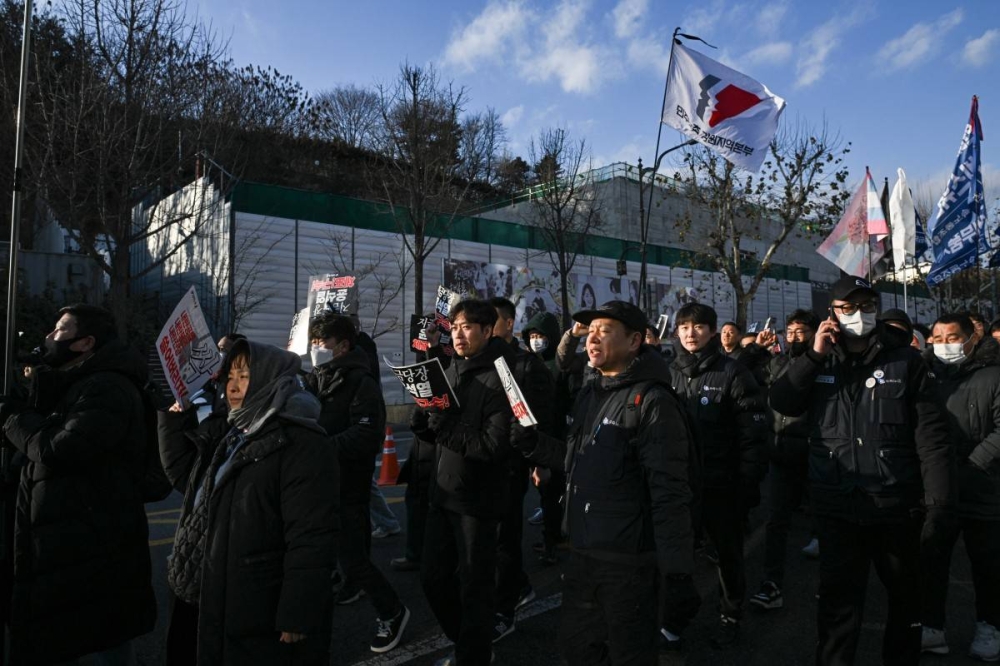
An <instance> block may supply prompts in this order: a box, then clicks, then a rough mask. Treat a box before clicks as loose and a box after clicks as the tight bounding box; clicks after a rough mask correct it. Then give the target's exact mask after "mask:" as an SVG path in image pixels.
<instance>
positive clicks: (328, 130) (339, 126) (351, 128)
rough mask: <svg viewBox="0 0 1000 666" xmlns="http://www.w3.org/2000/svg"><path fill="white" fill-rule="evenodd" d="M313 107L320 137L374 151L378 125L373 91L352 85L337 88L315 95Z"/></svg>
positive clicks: (375, 97)
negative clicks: (314, 105) (314, 107)
mask: <svg viewBox="0 0 1000 666" xmlns="http://www.w3.org/2000/svg"><path fill="white" fill-rule="evenodd" d="M315 104H316V121H317V122H316V124H317V127H316V131H317V133H318V134H319V136H320V137H322V138H324V139H328V140H334V139H335V140H339V141H343V142H344V143H345V144H347V145H348V146H351V147H352V148H363V149H369V150H370V149H373V148H375V145H376V142H375V137H376V134H377V131H378V128H379V123H380V121H381V114H380V113H379V96H378V94H377V93H376V92H375V91H373V90H368V89H367V88H360V87H358V86H355V85H353V84H352V85H348V86H340V87H337V88H331V89H329V90H324V91H322V92H320V93H318V94H317V95H316V97H315Z"/></svg>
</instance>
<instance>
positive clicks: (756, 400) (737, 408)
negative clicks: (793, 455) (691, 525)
mask: <svg viewBox="0 0 1000 666" xmlns="http://www.w3.org/2000/svg"><path fill="white" fill-rule="evenodd" d="M675 349H676V350H677V358H676V359H674V362H673V363H672V364H671V365H670V379H671V383H672V385H673V389H674V391H675V392H676V393H677V396H678V397H679V398H680V400H681V402H682V403H683V404H684V406H685V408H686V409H687V413H688V416H689V417H690V418H691V421H692V423H693V424H694V428H695V431H696V432H695V437H696V438H697V441H698V444H699V448H700V449H701V456H702V465H703V466H702V474H703V476H702V478H703V484H704V487H705V488H732V487H735V486H737V484H743V485H756V484H758V483H759V482H760V480H761V479H762V478H763V477H764V473H765V472H766V471H767V454H766V449H765V448H764V446H765V441H766V435H767V430H766V417H765V415H764V410H765V406H764V402H763V399H762V396H761V392H760V387H759V386H758V385H757V382H756V381H754V378H753V376H752V375H751V374H750V371H749V370H747V369H746V367H744V366H743V365H742V364H741V363H740V362H739V361H735V360H733V359H732V358H730V357H728V356H726V355H725V354H724V353H723V351H722V345H721V344H719V339H718V337H714V338H712V339H711V340H709V342H708V344H707V345H705V347H703V348H702V349H701V350H699V351H697V352H695V353H691V352H689V351H687V350H686V349H684V348H683V347H682V346H681V345H680V342H678V343H676V345H675Z"/></svg>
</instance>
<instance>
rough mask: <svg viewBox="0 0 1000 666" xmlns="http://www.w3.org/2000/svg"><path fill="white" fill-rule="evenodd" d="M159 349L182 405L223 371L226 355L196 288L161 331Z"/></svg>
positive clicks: (157, 350) (171, 387)
mask: <svg viewBox="0 0 1000 666" xmlns="http://www.w3.org/2000/svg"><path fill="white" fill-rule="evenodd" d="M156 352H157V354H159V356H160V363H161V364H163V370H164V372H165V373H166V375H167V383H168V384H169V385H170V392H171V393H173V395H174V399H175V400H176V401H177V402H178V403H180V405H181V406H182V407H187V406H188V404H190V400H191V395H192V394H194V393H196V392H197V391H199V390H200V389H201V388H202V387H203V386H204V385H205V384H207V383H208V381H209V380H210V379H211V378H212V377H213V376H214V375H215V373H216V372H218V371H219V368H220V367H221V366H222V358H221V357H220V356H219V352H218V350H217V349H216V346H215V341H214V340H213V339H212V333H211V331H209V330H208V324H207V323H206V321H205V315H204V314H203V313H202V310H201V305H200V304H199V303H198V296H197V295H196V294H195V291H194V287H191V288H190V289H189V290H188V292H187V293H186V294H184V298H182V299H181V302H180V303H178V304H177V307H176V308H174V311H173V313H172V314H171V315H170V318H169V319H168V320H167V323H166V324H165V325H164V326H163V330H162V331H160V335H159V337H158V338H157V339H156Z"/></svg>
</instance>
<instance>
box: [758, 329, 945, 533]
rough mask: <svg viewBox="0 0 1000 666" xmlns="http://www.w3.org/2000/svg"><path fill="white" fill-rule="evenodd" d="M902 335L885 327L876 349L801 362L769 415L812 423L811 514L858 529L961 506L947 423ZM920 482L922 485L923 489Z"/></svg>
mask: <svg viewBox="0 0 1000 666" xmlns="http://www.w3.org/2000/svg"><path fill="white" fill-rule="evenodd" d="M909 343H910V336H909V335H907V334H906V333H905V332H904V331H899V330H898V329H895V328H892V327H887V326H884V325H883V324H882V323H881V322H880V323H879V324H878V326H877V328H876V330H875V332H874V333H873V334H872V335H871V336H870V337H869V338H868V346H867V347H866V348H865V349H864V350H863V351H862V352H861V353H858V354H848V353H847V351H846V350H845V348H844V346H843V345H839V344H838V345H835V346H834V347H833V351H831V352H830V353H829V354H827V355H826V357H820V356H819V355H817V354H816V353H815V352H813V351H812V350H809V351H807V352H806V353H805V354H803V355H802V356H799V357H798V358H795V359H793V360H792V361H791V362H790V363H789V366H788V371H787V372H786V373H785V374H784V375H782V376H781V377H780V378H779V379H778V380H777V381H776V382H775V383H774V384H773V385H772V386H771V391H770V399H771V406H772V407H774V408H775V409H776V410H778V411H779V412H781V413H782V414H788V415H790V416H797V415H800V414H808V420H809V436H810V439H809V482H810V498H811V501H812V508H813V511H814V512H816V513H817V514H818V515H829V516H835V517H839V518H843V519H845V520H849V521H852V522H855V523H858V524H882V523H900V522H904V521H907V520H909V519H910V517H911V515H912V513H913V511H914V510H915V509H917V508H918V507H919V505H920V498H921V491H922V493H923V497H924V502H925V503H926V504H928V505H942V506H948V505H951V504H953V503H954V497H953V490H954V487H953V482H954V464H953V460H954V459H953V455H952V447H951V446H950V445H949V443H948V423H947V420H946V418H945V414H944V410H943V409H942V406H941V405H940V404H939V403H938V401H937V398H936V396H935V393H934V380H933V378H932V377H931V375H930V369H929V368H928V367H927V364H926V362H925V361H924V360H923V359H921V358H920V355H919V353H918V352H917V350H915V349H913V348H911V347H910V346H909ZM921 481H922V484H921Z"/></svg>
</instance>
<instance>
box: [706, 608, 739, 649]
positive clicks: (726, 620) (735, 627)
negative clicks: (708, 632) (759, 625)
mask: <svg viewBox="0 0 1000 666" xmlns="http://www.w3.org/2000/svg"><path fill="white" fill-rule="evenodd" d="M739 639H740V621H739V620H737V619H736V618H734V617H729V616H727V615H723V616H721V617H720V618H719V624H718V626H717V627H716V628H715V633H714V634H712V638H711V641H710V642H711V643H712V647H716V648H727V647H730V646H732V645H735V644H736V642H737V641H739Z"/></svg>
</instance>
